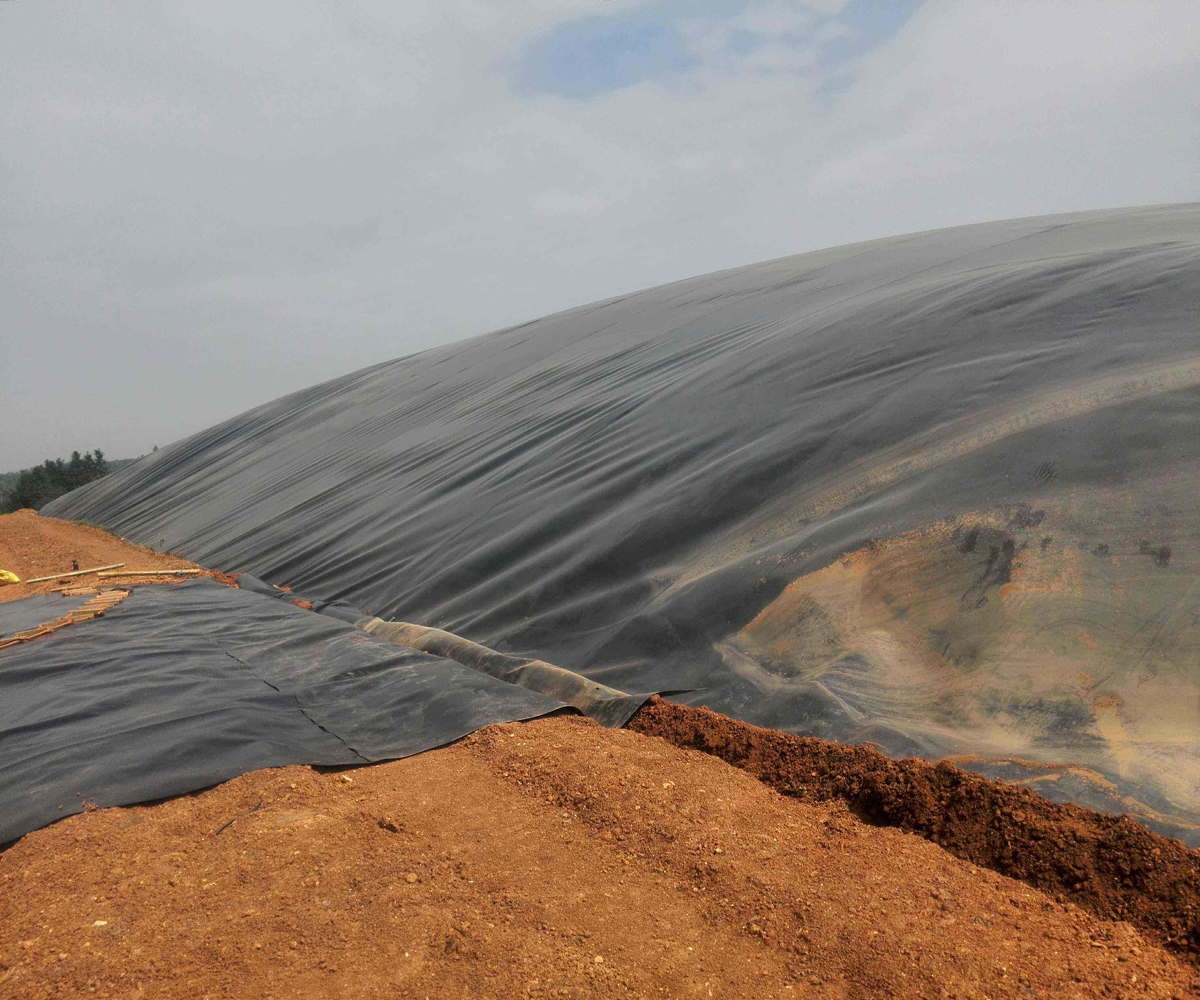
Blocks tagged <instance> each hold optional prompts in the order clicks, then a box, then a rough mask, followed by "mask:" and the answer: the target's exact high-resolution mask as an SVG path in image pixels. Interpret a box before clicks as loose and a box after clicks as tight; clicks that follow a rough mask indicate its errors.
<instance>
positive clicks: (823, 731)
mask: <svg viewBox="0 0 1200 1000" xmlns="http://www.w3.org/2000/svg"><path fill="white" fill-rule="evenodd" d="M1198 316H1200V207H1197V206H1195V205H1191V206H1175V207H1164V208H1152V209H1133V210H1123V211H1106V212H1096V213H1083V214H1077V215H1066V216H1055V217H1050V218H1040V219H1021V220H1013V221H1008V222H1000V223H990V224H986V225H978V226H969V227H963V228H958V229H951V230H942V231H938V232H930V233H921V234H914V235H907V236H900V237H895V238H892V239H886V240H879V241H875V242H872V243H864V244H858V245H854V246H846V247H838V248H835V249H831V250H824V251H820V252H817V253H811V254H805V255H802V256H799V257H794V258H788V259H784V260H777V261H770V262H767V263H763V264H757V265H754V266H751V267H746V268H741V269H737V270H733V271H726V272H722V273H719V274H714V275H709V276H707V277H704V278H697V279H694V280H691V281H685V282H680V283H678V284H674V285H668V286H664V287H661V288H655V289H651V290H648V291H645V292H641V293H638V294H635V295H630V296H626V297H623V298H619V299H613V300H610V301H607V302H601V303H597V304H594V305H591V306H586V307H583V308H580V309H576V310H573V311H570V312H567V313H562V314H559V315H557V316H552V317H548V318H546V319H542V320H539V321H537V322H534V323H529V324H526V325H524V326H521V327H517V328H514V329H510V330H504V331H501V332H499V333H496V334H492V335H490V336H486V337H481V338H478V339H475V340H472V341H467V342H464V343H460V344H454V345H451V346H449V347H445V348H441V349H438V350H434V351H429V352H426V353H423V354H420V355H416V356H413V357H408V358H403V359H400V360H398V361H394V362H390V363H387V364H383V365H378V366H376V367H374V368H370V369H366V370H364V371H360V372H356V373H354V374H352V375H348V376H345V377H343V378H339V379H336V380H334V381H331V382H327V383H325V384H323V385H319V386H315V387H313V388H311V389H307V390H305V391H303V392H299V393H295V394H293V395H291V396H288V397H286V398H284V399H280V400H277V401H275V402H273V403H270V404H267V405H265V406H261V407H258V408H257V409H254V410H251V411H249V412H248V413H245V414H243V415H241V416H239V417H236V418H234V419H232V420H229V421H227V422H225V423H223V424H221V425H219V426H217V427H214V428H212V429H210V430H208V431H205V432H203V433H200V434H197V435H195V436H193V437H191V438H189V439H187V440H185V441H181V442H179V443H177V444H175V445H173V446H171V447H169V448H165V449H162V450H160V451H159V452H158V453H156V454H155V455H153V456H150V457H148V458H147V459H144V460H143V461H141V462H138V463H137V464H135V465H133V466H130V467H129V468H128V469H125V470H123V471H122V472H120V473H118V474H116V475H113V476H110V477H107V478H105V479H103V480H99V481H97V482H95V483H92V484H89V485H88V486H86V487H84V488H82V489H80V490H78V491H76V492H75V493H72V494H70V495H68V496H66V497H64V498H62V499H60V500H58V501H56V502H55V503H54V504H52V505H51V506H50V508H49V509H48V512H50V513H53V514H54V515H55V516H60V517H75V518H87V519H88V520H91V521H95V522H99V523H102V524H104V525H106V526H108V527H111V528H113V529H115V530H118V531H119V532H120V533H121V534H123V535H125V536H127V537H130V538H132V539H135V540H151V539H153V540H155V541H160V540H161V543H162V544H165V546H166V547H167V548H169V549H171V550H174V551H178V552H181V553H183V554H185V555H187V556H188V557H189V558H191V559H195V560H197V561H199V562H201V563H204V564H207V565H220V566H222V567H225V568H228V569H231V570H243V571H247V572H252V573H255V574H257V575H258V576H260V577H262V578H264V579H266V580H269V581H271V582H272V583H281V584H282V583H286V584H290V585H292V586H294V587H296V588H297V589H303V590H304V591H305V592H306V593H309V594H314V595H319V596H320V597H322V598H324V599H325V600H329V601H339V600H340V601H344V602H347V603H349V604H350V605H353V606H355V607H359V608H363V609H365V610H366V611H367V612H368V613H371V614H374V615H377V616H379V617H380V618H382V619H390V618H399V619H401V620H404V621H409V622H420V623H422V624H423V625H428V626H433V627H437V628H442V629H445V630H447V631H449V632H452V633H455V634H457V635H460V636H465V637H466V638H468V639H471V640H473V641H476V642H479V643H482V644H484V645H486V646H488V647H490V648H492V649H496V650H499V651H500V652H503V653H506V654H511V655H514V656H519V657H529V658H533V659H539V660H545V661H548V662H550V663H555V664H559V665H561V666H563V667H565V668H567V669H570V670H573V671H578V672H580V673H583V674H586V675H587V676H588V677H590V678H591V679H593V680H595V681H597V682H599V683H602V684H606V685H609V686H611V687H613V688H617V689H620V690H624V691H647V690H681V689H694V693H693V694H690V695H687V696H684V697H683V699H682V700H685V701H688V702H690V703H692V704H707V705H709V706H711V707H713V708H714V709H717V710H719V711H721V712H724V713H727V714H730V715H733V716H736V717H738V718H742V719H745V720H747V721H750V722H754V723H757V724H760V725H766V726H771V727H774V728H779V729H785V730H790V731H792V732H797V733H804V734H810V735H816V736H822V737H826V738H832V739H837V740H841V741H854V742H862V741H873V742H875V743H876V744H878V745H879V746H881V747H882V748H884V749H885V750H886V751H887V752H888V753H890V754H892V755H903V754H916V755H921V756H926V757H943V756H952V757H954V758H955V759H956V761H958V762H960V763H962V764H963V766H969V767H975V768H977V769H980V770H983V771H985V772H988V773H1001V772H1002V773H1003V774H1004V775H1005V776H1006V777H1015V778H1018V779H1020V780H1027V781H1029V782H1032V783H1034V784H1035V785H1036V787H1037V788H1038V789H1039V790H1040V791H1042V792H1043V793H1044V794H1046V795H1049V796H1051V797H1059V798H1069V799H1075V800H1077V801H1080V802H1083V803H1084V804H1088V805H1092V806H1095V807H1098V808H1102V809H1108V810H1112V811H1125V812H1131V813H1133V814H1136V815H1139V816H1142V817H1144V818H1146V819H1147V821H1149V822H1156V821H1158V820H1161V821H1163V822H1166V823H1169V824H1173V826H1174V827H1177V828H1185V827H1189V826H1193V827H1194V826H1195V824H1196V822H1197V821H1198V820H1200V791H1198V789H1200V745H1198V742H1197V738H1196V733H1197V725H1198V724H1200V667H1198V666H1197V663H1198V659H1197V650H1198V649H1200V615H1197V613H1196V608H1197V606H1198V604H1197V602H1198V601H1200V584H1198V583H1197V581H1198V580H1200V506H1198V505H1197V504H1196V503H1195V499H1194V498H1195V495H1196V489H1197V485H1198V483H1200V475H1198V472H1200V405H1197V404H1200V327H1198V320H1197V317H1198ZM1047 768H1049V769H1047ZM1156 817H1157V818H1158V820H1156Z"/></svg>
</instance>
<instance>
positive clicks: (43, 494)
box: [0, 448, 108, 514]
mask: <svg viewBox="0 0 1200 1000" xmlns="http://www.w3.org/2000/svg"><path fill="white" fill-rule="evenodd" d="M107 474H108V463H107V462H106V461H105V459H104V452H102V451H101V450H100V449H99V448H97V449H96V450H95V451H93V452H89V453H88V454H86V455H81V454H80V453H79V452H77V451H75V452H72V453H71V460H70V461H69V462H64V461H63V460H62V459H61V458H54V459H50V458H48V459H46V461H44V462H43V463H42V464H41V465H35V466H34V467H33V468H31V469H22V470H21V472H20V474H19V475H18V476H17V482H16V485H15V486H14V487H13V488H12V489H11V490H9V491H8V492H7V494H5V495H4V496H3V497H2V498H0V510H2V511H3V512H4V513H6V514H7V513H11V512H12V511H14V510H20V509H22V508H23V507H32V508H33V509H34V510H41V509H42V508H43V507H44V506H45V505H46V504H48V503H49V502H50V501H51V500H54V499H57V498H58V497H60V496H62V495H63V494H64V493H69V492H71V490H73V489H77V488H78V487H80V486H82V485H83V484H84V483H90V482H91V481H92V480H93V479H99V478H100V477H101V476H105V475H107Z"/></svg>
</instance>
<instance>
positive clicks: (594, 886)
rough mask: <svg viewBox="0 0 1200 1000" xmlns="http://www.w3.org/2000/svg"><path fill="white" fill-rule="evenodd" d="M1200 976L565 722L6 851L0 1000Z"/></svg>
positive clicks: (1092, 987)
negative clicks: (73, 997) (11, 999)
mask: <svg viewBox="0 0 1200 1000" xmlns="http://www.w3.org/2000/svg"><path fill="white" fill-rule="evenodd" d="M1198 985H1200V983H1198V981H1197V978H1196V973H1195V970H1193V969H1191V968H1189V967H1188V966H1187V965H1185V964H1184V963H1182V962H1180V961H1179V960H1178V958H1177V957H1175V956H1172V955H1170V954H1169V953H1167V952H1166V951H1165V950H1164V949H1162V948H1160V947H1158V946H1156V945H1154V944H1152V943H1149V942H1148V941H1147V940H1146V939H1145V938H1144V937H1143V936H1142V935H1141V934H1139V933H1138V932H1137V931H1136V930H1135V929H1133V928H1132V927H1130V926H1129V925H1128V924H1124V923H1112V922H1108V921H1103V920H1100V919H1098V918H1096V917H1095V916H1092V915H1090V914H1087V913H1085V912H1083V911H1082V910H1080V909H1079V908H1078V907H1075V906H1073V905H1071V904H1069V903H1060V902H1057V901H1055V900H1054V899H1052V898H1050V897H1048V896H1046V895H1044V894H1043V893H1040V892H1038V891H1036V890H1034V889H1031V888H1029V887H1027V886H1024V885H1022V884H1021V883H1019V882H1016V881H1013V880H1011V879H1008V878H1004V877H1002V876H1000V875H997V874H995V873H993V872H988V871H982V870H980V869H979V868H977V867H976V866H974V865H972V864H970V863H968V862H964V861H961V860H958V859H956V858H954V857H952V856H951V855H949V854H947V853H946V852H945V851H943V850H941V849H939V848H938V847H936V846H935V845H933V844H930V843H928V842H927V841H925V840H923V839H921V838H920V837H917V836H913V835H911V834H906V833H902V832H900V831H899V830H895V829H886V828H875V827H871V826H869V825H867V824H865V823H863V822H861V821H859V820H858V819H856V818H855V817H854V816H853V815H852V814H851V812H850V811H849V810H848V809H847V807H846V806H845V805H843V804H841V803H837V802H826V803H808V802H800V801H796V800H795V799H791V798H787V797H785V796H780V795H778V794H776V793H775V792H774V791H772V790H771V789H770V788H768V787H766V786H765V785H764V784H763V783H762V782H760V781H757V780H755V779H754V778H753V777H751V776H750V775H749V774H746V773H744V772H742V771H739V770H737V769H735V768H732V767H729V766H728V765H726V764H724V763H723V762H721V761H719V760H716V759H714V758H712V757H710V756H706V755H704V754H701V753H696V752H692V751H687V750H680V749H679V748H677V747H674V746H671V745H670V744H668V743H667V742H664V741H663V740H659V739H650V738H646V737H645V736H642V735H640V734H638V733H633V732H629V731H627V730H611V729H603V728H601V727H600V726H598V725H596V724H594V723H592V722H590V721H587V720H583V719H579V718H573V717H557V718H550V719H544V720H540V721H537V722H533V723H528V724H512V725H504V726H495V727H490V728H487V729H484V730H481V731H479V732H478V733H476V734H475V735H474V736H471V737H469V738H467V739H466V740H464V741H462V742H460V743H458V744H456V745H454V746H451V747H447V748H444V749H441V750H435V751H431V752H429V753H425V754H421V755H419V756H416V757H411V758H407V759H405V760H401V761H396V762H393V763H388V764H381V765H376V766H372V767H365V768H357V769H354V770H339V771H326V772H324V773H322V772H320V771H318V770H315V769H312V768H307V767H288V768H282V769H276V770H265V771H258V772H254V773H252V774H247V775H244V776H242V777H239V778H236V779H234V780H232V781H230V782H228V783H226V784H224V785H221V786H219V787H217V788H214V789H210V790H209V791H206V792H203V793H201V794H198V795H192V796H184V797H181V798H178V799H173V800H170V801H167V802H162V803H159V804H157V805H152V806H141V807H136V808H131V809H105V810H99V811H93V812H85V813H82V814H80V815H78V816H73V817H70V818H68V819H66V820H64V821H62V822H61V823H57V824H55V825H53V826H51V827H48V828H46V829H42V830H38V831H36V832H34V833H32V834H29V835H28V836H26V837H24V838H22V839H21V840H20V841H18V842H17V843H16V844H15V845H14V846H12V847H11V848H9V849H8V850H7V851H6V852H4V853H3V854H0V997H4V998H13V1000H15V998H18V997H19V998H21V1000H42V998H48V997H57V996H83V995H94V996H97V997H120V998H129V997H151V996H153V997H164V998H188V1000H191V998H194V997H201V996H209V997H238V998H243V1000H257V998H265V997H284V996H288V997H292V996H305V997H321V996H328V997H345V998H351V997H354V998H357V997H364V998H365V997H384V996H386V997H389V998H392V997H395V998H426V997H446V998H456V997H472V998H474V997H504V998H510V997H516V998H538V1000H542V998H551V997H553V998H563V997H574V998H590V997H596V998H599V997H604V998H608V997H631V998H635V997H636V998H649V997H721V998H741V997H747V998H749V997H753V998H756V1000H757V998H762V1000H769V998H775V1000H781V998H784V997H819V998H831V1000H832V998H856V1000H857V998H865V997H872V998H876V997H905V998H908V997H930V998H939V1000H940V998H943V997H983V996H987V997H993V998H999V997H1012V998H1019V1000H1028V998H1030V997H1037V998H1039V1000H1045V998H1054V997H1061V998H1068V997H1069V998H1078V997H1102V996H1109V997H1111V996H1138V997H1153V998H1162V1000H1165V998H1167V997H1183V996H1188V995H1193V994H1194V992H1195V991H1196V989H1197V986H1198Z"/></svg>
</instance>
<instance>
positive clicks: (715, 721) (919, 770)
mask: <svg viewBox="0 0 1200 1000" xmlns="http://www.w3.org/2000/svg"><path fill="white" fill-rule="evenodd" d="M629 726H630V728H631V729H634V730H636V731H638V732H641V733H646V734H650V735H655V736H660V737H663V738H664V739H667V740H668V741H670V742H671V743H672V744H674V745H675V746H679V747H687V748H690V749H696V750H700V751H703V752H704V753H707V754H711V755H712V756H714V757H718V758H720V759H721V760H724V761H726V762H727V763H730V764H733V765H734V766H736V767H739V768H742V769H743V770H745V771H747V772H748V773H750V774H752V775H754V776H755V777H756V778H758V779H759V780H761V781H763V782H764V783H766V784H767V785H770V786H771V787H772V788H774V789H776V790H778V791H780V792H782V793H784V794H786V795H789V796H792V797H794V798H797V799H800V800H803V801H806V802H830V801H834V802H842V803H845V804H846V805H847V806H848V807H849V808H850V809H851V810H852V811H853V812H854V813H855V814H856V815H857V816H859V817H861V818H862V819H864V820H865V821H867V822H868V823H871V824H873V825H878V826H889V827H898V828H899V829H901V830H905V831H909V832H913V833H917V834H920V835H921V836H922V837H925V838H927V839H929V840H931V841H933V842H934V843H937V844H939V845H941V846H942V847H944V848H945V849H946V850H947V851H949V852H950V853H951V854H953V855H955V856H956V857H959V858H962V859H965V860H967V861H970V862H973V863H975V864H978V865H981V866H983V867H986V868H990V869H992V870H994V871H998V872H1001V873H1003V874H1005V875H1008V876H1011V877H1012V878H1015V879H1020V880H1021V881H1022V882H1025V883H1027V884H1029V885H1031V886H1035V887H1037V888H1038V889H1041V890H1043V891H1045V892H1047V893H1050V894H1052V895H1053V896H1055V897H1056V898H1060V899H1069V900H1071V901H1073V902H1075V903H1077V904H1079V905H1080V906H1083V907H1085V908H1086V909H1088V910H1090V911H1091V912H1093V913H1095V914H1097V915H1098V916H1101V917H1103V918H1107V919H1114V920H1127V921H1129V922H1130V923H1131V924H1133V925H1135V926H1137V927H1138V928H1140V929H1141V930H1142V931H1143V932H1144V933H1146V934H1147V935H1148V936H1151V937H1153V938H1155V939H1156V940H1158V941H1159V942H1161V943H1163V944H1165V945H1166V946H1167V947H1168V948H1170V949H1172V950H1175V951H1177V952H1180V953H1182V954H1183V955H1185V956H1186V957H1187V958H1189V959H1190V960H1192V961H1194V962H1195V961H1200V854H1197V852H1195V851H1192V850H1189V849H1188V848H1187V847H1185V846H1184V845H1183V844H1181V843H1179V842H1178V841H1176V840H1171V839H1168V838H1166V837H1160V836H1158V835H1157V834H1154V833H1152V832H1150V831H1149V830H1147V829H1146V828H1145V827H1143V826H1142V825H1140V824H1139V823H1137V822H1135V821H1133V820H1132V819H1129V818H1128V817H1123V816H1108V815H1104V814H1102V813H1097V812H1093V811H1091V810H1089V809H1082V808H1080V807H1078V806H1072V805H1059V804H1056V803H1053V802H1050V801H1049V800H1047V799H1044V798H1042V797H1041V796H1039V795H1037V794H1035V793H1034V792H1031V791H1030V790H1029V789H1027V788H1022V787H1020V786H1017V785H1009V784H1005V783H1003V782H998V781H990V780H988V779H986V778H981V777H979V776H977V775H974V774H969V773H967V772H965V771H962V770H960V769H958V768H956V767H953V766H951V765H949V764H945V763H940V764H931V763H929V762H927V761H923V760H911V759H910V760H891V759H889V758H887V757H885V756H884V755H883V754H881V753H879V752H878V751H876V750H873V749H871V748H870V747H864V746H842V745H840V744H837V743H829V742H826V741H824V740H817V739H809V738H805V737H800V736H793V735H791V734H789V733H782V732H778V731H776V730H771V729H761V728H759V727H757V726H750V725H747V724H745V723H743V722H738V721H736V720H734V719H730V718H727V717H726V716H723V715H719V714H717V713H715V712H710V711H708V710H707V709H703V708H689V707H686V706H683V705H676V704H674V703H672V702H668V701H664V700H663V699H661V698H655V699H653V700H652V701H651V702H650V703H649V704H647V705H646V706H645V707H644V708H643V709H642V710H641V711H640V712H639V713H638V714H637V715H636V716H635V717H634V718H633V719H632V720H631V721H630V723H629Z"/></svg>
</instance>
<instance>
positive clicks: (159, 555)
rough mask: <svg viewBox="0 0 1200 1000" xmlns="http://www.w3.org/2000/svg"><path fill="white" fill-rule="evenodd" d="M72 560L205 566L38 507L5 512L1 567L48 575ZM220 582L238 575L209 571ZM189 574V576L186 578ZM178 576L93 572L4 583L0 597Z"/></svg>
mask: <svg viewBox="0 0 1200 1000" xmlns="http://www.w3.org/2000/svg"><path fill="white" fill-rule="evenodd" d="M71 560H75V561H76V562H78V563H79V568H80V569H89V568H91V567H94V566H111V565H112V564H113V563H120V562H123V563H125V565H124V566H123V567H122V569H126V570H148V569H199V568H200V567H198V566H196V564H195V563H191V562H188V561H187V560H186V559H181V558H180V557H179V556H174V555H170V554H168V553H165V552H155V551H153V550H152V549H147V548H143V547H142V546H140V545H134V544H133V543H132V542H127V541H125V540H124V539H123V538H118V537H117V536H116V535H113V534H110V533H109V532H107V531H104V530H103V529H101V528H94V527H91V526H90V525H84V524H76V523H74V522H73V521H60V520H58V519H57V518H53V517H39V516H38V515H37V513H36V512H35V511H32V510H19V511H17V512H16V513H13V514H5V515H3V516H0V569H6V570H8V571H9V572H10V573H16V574H17V576H19V577H20V578H21V580H22V581H25V580H27V579H29V578H31V577H39V576H48V575H49V574H51V573H69V572H71ZM203 575H204V576H211V577H212V578H213V579H215V580H217V581H218V582H220V583H225V584H228V585H229V586H236V585H237V577H236V576H231V575H228V574H225V573H222V572H220V571H219V570H204V571H203ZM184 579H188V578H186V577H185V578H184ZM178 582H180V580H179V578H177V577H170V576H162V577H158V576H148V577H129V578H125V577H109V578H105V579H99V578H98V577H96V576H95V575H94V574H93V575H90V576H75V577H69V578H68V579H65V580H62V581H61V582H60V581H58V580H47V581H45V582H44V583H24V582H21V583H19V584H10V585H9V586H7V587H0V601H16V600H20V599H21V598H22V597H29V596H30V595H32V594H46V593H50V592H51V591H55V590H60V589H62V588H63V587H64V586H71V587H93V586H96V585H98V584H99V585H103V586H120V587H122V588H128V587H131V586H143V585H146V584H150V583H178Z"/></svg>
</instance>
